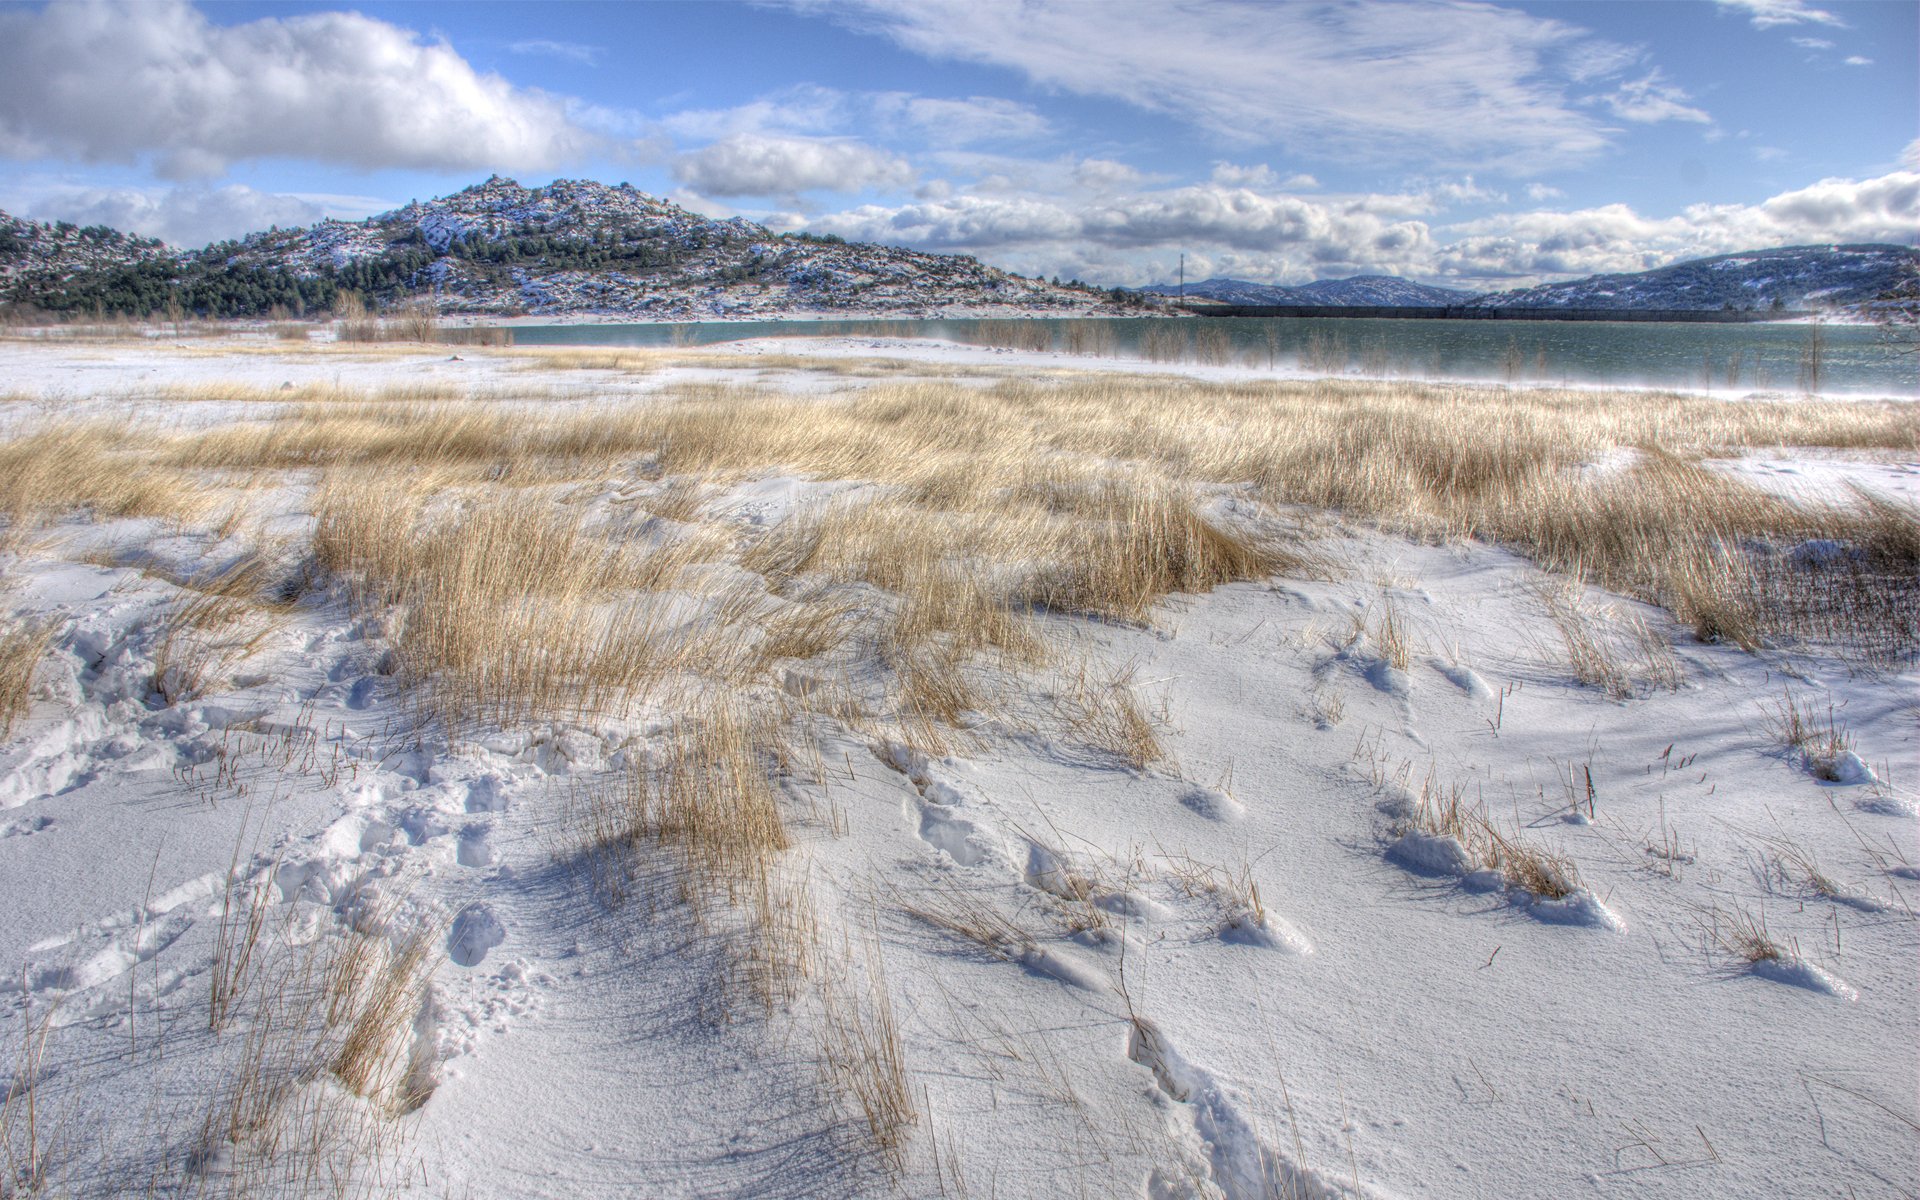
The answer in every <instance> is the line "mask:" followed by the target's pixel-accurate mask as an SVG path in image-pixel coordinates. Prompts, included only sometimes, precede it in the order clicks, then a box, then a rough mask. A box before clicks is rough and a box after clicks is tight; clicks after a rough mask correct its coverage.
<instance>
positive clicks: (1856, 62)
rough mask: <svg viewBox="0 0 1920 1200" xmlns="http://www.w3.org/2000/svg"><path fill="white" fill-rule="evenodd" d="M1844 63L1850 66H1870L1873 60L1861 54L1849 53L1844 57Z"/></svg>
mask: <svg viewBox="0 0 1920 1200" xmlns="http://www.w3.org/2000/svg"><path fill="white" fill-rule="evenodd" d="M1846 64H1847V65H1848V66H1850V67H1870V66H1872V65H1873V60H1872V59H1870V58H1867V57H1865V56H1863V55H1859V54H1849V55H1847V57H1846Z"/></svg>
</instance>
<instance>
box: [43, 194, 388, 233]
mask: <svg viewBox="0 0 1920 1200" xmlns="http://www.w3.org/2000/svg"><path fill="white" fill-rule="evenodd" d="M392 207H393V205H392V204H391V203H389V202H387V201H383V200H380V199H377V198H374V197H364V196H330V195H290V194H286V193H277V192H261V191H256V190H255V189H253V188H250V187H247V186H246V185H245V184H229V185H227V186H225V187H217V188H207V187H176V188H165V189H147V188H132V187H102V188H62V189H59V190H57V191H55V192H52V193H50V194H48V195H45V196H42V197H39V198H37V199H35V200H33V201H32V202H30V203H29V204H28V205H27V206H26V210H25V213H24V215H26V216H30V217H32V218H34V219H35V220H38V221H72V222H73V223H74V224H76V225H109V226H112V227H113V228H115V229H119V230H122V231H124V232H127V233H137V234H139V235H141V236H142V237H157V238H159V239H161V240H162V241H165V242H171V243H172V244H173V245H176V246H186V247H190V248H192V247H199V246H204V245H206V244H207V243H209V242H217V241H223V240H226V239H228V238H238V237H242V236H244V235H246V234H249V233H254V232H257V231H259V230H262V229H266V228H268V227H269V226H273V225H278V226H281V227H282V228H290V227H294V226H300V225H311V224H313V223H314V222H315V221H318V220H320V219H321V218H322V217H345V218H358V217H365V216H369V215H371V214H373V213H376V212H380V211H383V210H385V209H388V208H392Z"/></svg>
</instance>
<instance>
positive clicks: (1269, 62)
mask: <svg viewBox="0 0 1920 1200" xmlns="http://www.w3.org/2000/svg"><path fill="white" fill-rule="evenodd" d="M787 2H788V4H789V5H790V6H791V7H795V8H798V9H800V10H801V11H805V12H817V13H822V14H826V15H829V16H832V17H834V18H836V19H838V20H840V21H842V22H844V23H846V24H848V25H851V26H853V27H854V28H857V29H862V30H866V31H869V32H874V33H878V34H883V35H885V36H888V37H890V38H892V39H893V40H894V41H896V42H898V43H899V44H900V45H902V46H904V47H906V48H907V49H910V50H912V51H915V52H917V53H920V54H924V55H927V56H929V57H934V58H946V59H958V60H963V61H969V62H983V63H990V64H993V65H996V66H1005V67H1010V68H1013V69H1015V70H1018V71H1021V72H1022V73H1024V74H1025V75H1026V76H1027V77H1028V78H1030V79H1031V80H1033V81H1034V82H1035V83H1038V84H1041V85H1043V86H1046V87H1051V88H1058V89H1060V90H1063V91H1068V92H1074V93H1077V94H1081V95H1091V96H1102V97H1108V98H1112V99H1116V100H1120V101H1123V102H1126V103H1130V104H1133V105H1136V106H1139V107H1141V108H1146V109H1149V110H1154V111H1160V112H1165V113H1169V114H1171V115H1173V116H1176V117H1179V118H1182V119H1184V120H1187V121H1189V122H1191V123H1193V124H1195V125H1197V126H1199V127H1201V128H1204V129H1206V130H1208V131H1209V132H1211V133H1212V134H1214V135H1215V136H1216V137H1218V138H1220V139H1222V140H1224V141H1228V142H1238V143H1251V144H1278V145H1284V146H1290V147H1300V148H1303V149H1310V150H1312V151H1313V152H1315V153H1317V154H1320V155H1322V156H1328V155H1332V156H1341V157H1347V158H1354V159H1365V160H1373V161H1381V160H1390V161H1400V162H1404V161H1408V160H1409V159H1410V158H1412V159H1416V160H1418V161H1421V162H1426V163H1434V162H1444V163H1446V164H1448V165H1450V166H1481V167H1495V166H1498V167H1501V168H1504V169H1509V170H1513V171H1533V170H1540V169H1545V168H1547V167H1551V166H1555V165H1560V164H1564V163H1568V162H1577V161H1583V160H1586V159H1589V158H1591V157H1593V156H1594V155H1595V154H1597V153H1599V152H1600V151H1601V150H1602V149H1604V148H1605V147H1606V146H1607V145H1608V143H1609V139H1610V137H1611V134H1610V132H1609V131H1608V130H1607V129H1606V128H1604V127H1603V126H1602V125H1601V123H1600V122H1599V121H1597V120H1596V119H1595V118H1594V116H1593V115H1592V114H1591V113H1590V112H1588V111H1586V107H1587V106H1585V105H1583V104H1581V103H1579V102H1578V99H1577V98H1576V97H1575V96H1574V95H1573V91H1574V90H1575V89H1576V86H1577V85H1580V84H1582V83H1586V82H1590V81H1597V80H1600V79H1604V78H1606V77H1608V76H1611V75H1614V74H1617V73H1618V72H1619V71H1621V70H1624V69H1626V68H1627V67H1628V66H1629V65H1631V64H1632V63H1633V62H1634V61H1636V60H1637V59H1638V58H1639V57H1640V52H1639V51H1635V50H1631V49H1629V48H1626V47H1621V46H1617V45H1615V44H1613V43H1610V42H1606V41H1604V40H1603V39H1600V38H1597V37H1594V36H1592V35H1591V34H1589V33H1586V32H1585V31H1583V30H1580V29H1577V28H1575V27H1574V26H1571V25H1568V24H1566V23H1563V22H1561V21H1557V20H1553V19H1549V18H1544V17H1539V16H1534V15H1531V14H1528V13H1524V12H1521V11H1518V10H1515V9H1510V8H1501V7H1496V6H1494V5H1490V4H1466V3H1461V4H1441V5H1435V4H1408V3H1392V2H1386V0H1382V2H1380V3H1369V4H1346V5H1312V6H1309V5H1292V4H1284V5H1283V4H1265V3H1256V2H1254V0H1217V2H1213V3H1200V2H1198V0H1181V2H1166V0H1115V2H1114V3H1110V4H1103V5H1101V6H1099V7H1097V8H1094V7H1091V6H1088V5H1086V4H1083V3H1076V2H1074V0H1025V2H1023V3H1020V4H1010V3H987V4H983V3H979V2H977V0H787ZM1383 62H1390V63H1392V64H1393V67H1392V74H1393V79H1392V86H1382V81H1381V76H1380V64H1381V63H1383Z"/></svg>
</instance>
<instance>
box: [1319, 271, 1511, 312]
mask: <svg viewBox="0 0 1920 1200" xmlns="http://www.w3.org/2000/svg"><path fill="white" fill-rule="evenodd" d="M1293 290H1294V292H1295V293H1296V294H1297V295H1299V296H1300V297H1302V299H1301V300H1300V301H1298V303H1301V304H1348V305H1365V306H1368V307H1405V308H1443V307H1445V306H1446V305H1449V304H1466V303H1468V302H1469V301H1471V300H1472V299H1473V293H1472V292H1456V291H1454V290H1453V289H1451V288H1437V287H1428V286H1427V285H1426V284H1423V283H1410V282H1408V281H1407V280H1405V279H1396V278H1395V277H1393V276H1392V275H1355V276H1354V277H1353V278H1351V279H1319V280H1315V281H1314V282H1312V283H1309V284H1305V285H1303V286H1301V287H1297V288H1294V289H1293Z"/></svg>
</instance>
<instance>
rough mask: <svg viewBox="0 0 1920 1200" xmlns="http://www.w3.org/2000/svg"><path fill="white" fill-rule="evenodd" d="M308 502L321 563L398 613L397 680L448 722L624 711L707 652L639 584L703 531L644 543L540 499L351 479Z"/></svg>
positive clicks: (702, 548)
mask: <svg viewBox="0 0 1920 1200" xmlns="http://www.w3.org/2000/svg"><path fill="white" fill-rule="evenodd" d="M315 512H316V524H317V528H316V531H315V534H314V549H315V555H316V558H317V560H318V562H319V564H320V565H321V566H322V567H323V568H325V569H326V570H328V571H331V572H333V573H335V574H337V575H339V576H341V577H343V578H345V579H347V580H349V581H350V585H351V587H352V590H353V592H354V595H355V598H356V600H357V601H358V602H359V604H360V605H361V606H362V607H364V608H367V609H368V610H370V611H379V612H384V613H387V614H389V615H390V616H392V618H393V619H394V621H395V623H396V625H397V636H396V637H395V639H394V641H395V647H396V649H397V651H398V653H399V658H400V662H401V666H402V670H403V673H404V675H405V676H406V677H407V679H408V681H409V682H411V683H414V684H416V685H419V686H420V688H421V689H422V699H423V702H424V704H425V706H426V710H427V711H428V712H429V713H430V714H431V715H434V716H436V717H438V718H440V719H441V720H443V721H445V722H446V723H448V724H449V725H451V726H457V725H461V724H464V723H467V722H470V721H475V720H490V721H494V722H498V723H501V724H512V723H515V722H518V721H524V720H527V719H531V718H534V717H536V716H555V715H575V716H577V715H581V714H585V713H591V712H596V711H607V710H612V709H617V708H619V707H620V706H621V705H623V704H624V703H625V702H626V701H627V700H628V699H629V698H630V697H631V696H632V695H633V693H634V692H635V690H636V689H637V688H638V687H639V685H640V684H641V683H643V682H645V681H647V680H649V679H652V678H657V677H658V676H659V675H661V674H663V673H665V672H667V671H669V670H671V669H674V667H675V666H676V665H677V664H680V663H683V662H686V661H689V660H691V659H693V658H695V657H698V656H700V655H702V654H703V653H705V652H707V651H709V650H711V649H712V643H711V642H703V641H700V640H698V639H694V638H691V637H689V636H688V631H687V630H686V629H685V628H683V625H684V621H685V618H686V616H687V614H686V613H685V612H684V611H683V610H682V609H681V608H679V607H676V606H675V605H673V604H669V603H655V602H651V601H649V600H647V599H646V598H645V597H644V596H636V595H634V594H633V593H634V592H635V591H636V590H638V589H646V588H652V587H657V586H663V585H665V584H667V583H669V582H671V581H672V580H673V578H674V577H676V576H677V574H678V572H679V570H680V569H681V568H683V567H685V566H687V565H689V564H690V563H692V562H694V561H697V560H699V559H702V558H705V557H708V556H710V555H712V554H715V553H717V552H718V550H719V546H720V544H719V543H718V542H717V541H714V540H712V539H702V538H688V539H684V540H682V541H680V542H676V543H670V544H667V545H665V546H663V547H660V548H657V549H653V550H643V549H638V548H635V547H632V546H627V545H623V544H620V543H616V542H612V541H609V540H607V539H606V538H604V537H601V536H599V535H596V534H592V533H589V532H587V530H586V529H585V527H584V525H583V523H582V521H581V519H580V517H579V516H578V514H570V513H568V512H567V511H566V510H564V509H563V508H561V507H560V506H558V505H556V504H554V503H552V502H551V501H550V500H549V499H548V498H547V497H545V496H543V495H541V494H539V493H523V492H507V493H493V494H486V495H482V496H479V497H474V498H468V499H460V498H456V497H440V498H439V499H438V500H437V501H436V500H435V499H434V498H433V497H430V496H427V495H423V494H420V493H415V494H413V495H411V496H394V495H391V494H385V493H382V492H381V491H379V490H375V489H374V488H371V487H369V486H368V481H367V479H366V478H365V477H362V476H358V475H348V476H341V477H338V478H333V479H330V480H329V481H328V483H327V484H325V485H324V486H323V487H322V488H321V490H320V494H319V496H318V497H317V499H316V501H315Z"/></svg>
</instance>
